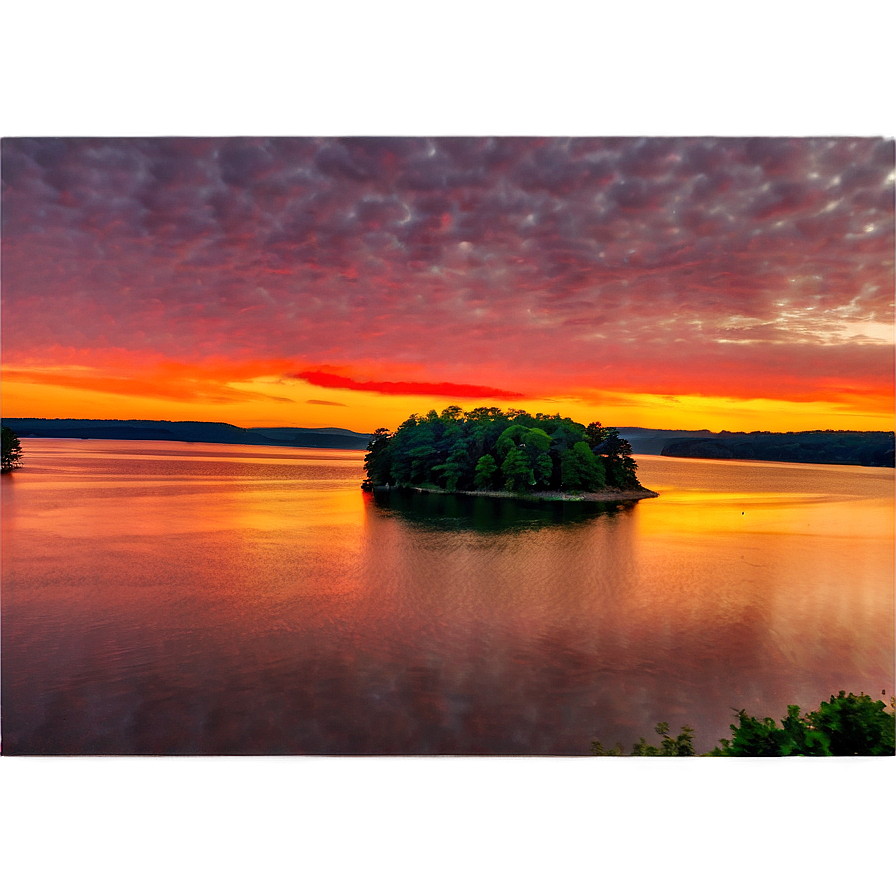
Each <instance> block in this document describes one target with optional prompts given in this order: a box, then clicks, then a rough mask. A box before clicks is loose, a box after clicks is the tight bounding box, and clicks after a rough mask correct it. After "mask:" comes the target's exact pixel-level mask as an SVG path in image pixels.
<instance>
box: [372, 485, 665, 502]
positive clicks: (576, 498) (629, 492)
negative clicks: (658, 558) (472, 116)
mask: <svg viewBox="0 0 896 896" xmlns="http://www.w3.org/2000/svg"><path fill="white" fill-rule="evenodd" d="M370 490H371V491H372V492H374V493H379V494H389V493H390V492H393V491H399V492H401V491H408V492H418V493H420V494H429V495H466V496H468V497H471V498H503V499H507V498H512V499H514V500H517V501H544V502H554V501H568V502H576V503H582V502H589V503H594V504H613V503H618V502H620V501H623V502H627V501H640V500H642V499H644V498H658V497H659V492H654V491H651V490H650V489H649V488H641V489H625V490H622V489H620V490H618V491H615V490H611V489H605V490H604V491H600V492H579V493H572V492H557V491H553V492H552V491H542V492H508V491H496V490H494V489H489V490H487V491H464V490H456V491H449V490H447V489H442V488H426V487H424V486H420V485H396V486H388V485H374V486H372V488H371V489H370Z"/></svg>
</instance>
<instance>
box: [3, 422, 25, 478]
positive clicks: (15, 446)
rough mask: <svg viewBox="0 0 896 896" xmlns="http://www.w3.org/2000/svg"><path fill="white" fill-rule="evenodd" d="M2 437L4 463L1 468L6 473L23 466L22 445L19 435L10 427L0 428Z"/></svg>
mask: <svg viewBox="0 0 896 896" xmlns="http://www.w3.org/2000/svg"><path fill="white" fill-rule="evenodd" d="M0 439H2V464H0V468H2V471H3V472H4V473H7V472H9V471H10V470H13V469H15V468H16V467H21V466H22V446H21V444H19V437H18V436H17V435H16V434H15V433H14V432H13V431H12V430H11V429H10V428H9V427H8V426H4V427H2V429H0Z"/></svg>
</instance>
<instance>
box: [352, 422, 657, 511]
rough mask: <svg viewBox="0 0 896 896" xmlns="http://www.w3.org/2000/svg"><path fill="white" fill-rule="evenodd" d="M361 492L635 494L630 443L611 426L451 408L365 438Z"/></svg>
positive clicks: (635, 481)
mask: <svg viewBox="0 0 896 896" xmlns="http://www.w3.org/2000/svg"><path fill="white" fill-rule="evenodd" d="M364 469H365V471H366V473H367V479H366V480H365V481H364V486H365V487H366V488H370V487H376V486H385V485H390V486H421V487H424V488H427V487H428V488H441V489H445V490H447V491H491V490H501V491H510V492H517V493H519V492H523V493H524V492H532V491H565V492H597V491H601V490H603V489H606V488H611V489H620V490H625V489H637V488H640V487H641V484H640V482H639V481H638V477H637V473H636V471H637V463H636V462H635V460H634V458H633V457H632V448H631V445H630V444H629V443H628V442H627V441H626V440H625V439H622V438H620V436H619V433H618V431H617V430H616V429H615V428H613V427H605V426H602V425H601V424H600V423H597V422H595V423H589V424H588V425H587V426H585V425H584V424H581V423H576V422H575V421H574V420H572V419H570V418H569V417H561V416H560V415H559V414H542V413H537V414H534V415H532V414H529V413H528V412H527V411H522V410H517V409H515V408H511V409H508V410H506V411H503V410H501V409H500V408H495V407H480V408H474V409H473V410H472V411H468V412H465V411H464V410H463V409H462V408H460V407H458V406H457V405H452V406H450V407H447V408H445V409H444V410H443V411H442V412H441V413H437V412H436V411H434V410H431V411H429V412H428V413H427V414H411V416H410V417H408V419H407V420H405V421H404V422H403V423H402V424H401V425H400V426H399V427H398V429H397V430H396V431H395V432H394V433H393V432H391V431H390V430H388V429H385V428H382V427H381V428H380V429H377V430H376V432H374V433H373V436H372V438H371V440H370V443H369V444H368V446H367V456H366V458H365V460H364Z"/></svg>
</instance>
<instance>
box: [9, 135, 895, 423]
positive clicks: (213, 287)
mask: <svg viewBox="0 0 896 896" xmlns="http://www.w3.org/2000/svg"><path fill="white" fill-rule="evenodd" d="M2 180H3V195H2V215H3V218H2V287H3V291H2V297H3V304H2V362H3V371H2V373H3V413H4V415H6V416H47V417H57V416H71V417H118V418H151V419H158V418H164V419H205V420H221V421H226V422H231V423H236V424H238V425H296V426H347V427H349V428H353V429H358V430H368V431H369V430H370V429H372V428H375V427H376V426H379V425H386V426H390V427H392V426H395V425H397V424H398V423H399V422H400V421H401V420H402V419H404V418H405V417H406V416H407V415H408V414H410V413H412V412H415V411H426V410H428V409H429V408H430V407H435V408H442V407H444V406H446V405H449V404H460V405H461V406H463V407H466V408H471V407H475V406H477V405H483V404H487V405H498V406H503V407H508V406H513V407H523V408H526V409H528V410H532V411H535V410H543V411H547V412H551V413H553V412H561V413H564V414H570V415H571V416H573V417H574V418H575V419H578V420H581V421H582V422H588V421H590V420H593V419H599V420H601V421H603V422H604V423H607V424H613V425H618V426H634V425H639V426H657V427H667V428H701V427H708V428H710V429H714V430H719V429H748V430H750V429H772V430H775V429H778V430H781V429H784V430H786V429H811V428H843V429H891V428H892V426H893V419H892V418H893V380H894V318H893V259H894V198H893V197H894V146H893V142H892V141H884V140H876V139H869V138H855V139H853V138H832V139H733V138H725V139H723V138H703V139H690V138H672V139H629V138H626V139H584V138H575V139H521V138H520V139H517V138H497V139H484V138H476V139H461V138H444V139H428V138H420V139H416V138H414V139H411V138H401V139H387V138H375V139H373V138H371V139H342V140H330V139H310V138H299V139H286V138H276V139H121V140H116V139H95V140H94V139H70V140H57V139H49V138H40V139H7V140H4V141H3V144H2Z"/></svg>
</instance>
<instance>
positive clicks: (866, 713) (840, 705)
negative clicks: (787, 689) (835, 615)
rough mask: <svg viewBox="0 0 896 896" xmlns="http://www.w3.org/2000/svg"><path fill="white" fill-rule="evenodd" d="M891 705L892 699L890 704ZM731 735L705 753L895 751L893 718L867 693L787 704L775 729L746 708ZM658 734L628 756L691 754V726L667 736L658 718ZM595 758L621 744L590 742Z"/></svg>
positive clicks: (876, 753) (616, 751) (866, 753)
mask: <svg viewBox="0 0 896 896" xmlns="http://www.w3.org/2000/svg"><path fill="white" fill-rule="evenodd" d="M893 705H894V702H893V700H892V699H891V706H893ZM731 731H732V735H733V736H732V738H731V739H730V740H728V739H727V738H722V740H721V741H720V742H719V746H717V747H716V748H715V749H714V750H712V751H711V752H710V753H708V754H707V755H709V756H892V755H893V754H894V752H896V716H894V714H893V712H891V711H889V710H888V709H887V707H886V705H885V704H884V702H883V701H882V700H876V701H873V700H872V699H871V698H870V697H869V696H868V695H867V694H859V695H858V696H856V695H855V694H852V693H850V694H847V693H846V692H845V691H840V693H839V694H838V695H837V696H836V697H834V696H831V699H830V701H828V702H823V703H822V704H821V705H820V706H819V708H818V709H817V710H815V711H814V712H809V713H805V714H804V715H800V708H799V706H795V705H791V706H788V707H787V715H786V716H785V717H784V718H783V719H782V720H781V727H778V725H777V723H776V722H775V720H774V719H770V718H765V719H761V720H760V719H757V718H755V717H754V716H750V715H747V712H746V710H743V709H741V710H738V711H737V723H736V724H733V725H732V726H731ZM656 733H657V734H659V735H660V737H661V738H662V740H661V742H660V745H659V746H658V747H657V746H654V745H653V744H649V743H647V742H646V741H645V740H644V738H643V737H642V738H641V739H640V740H639V741H638V743H636V744H634V745H633V746H632V752H631V755H632V756H695V755H696V753H695V751H694V746H693V729H692V728H690V727H688V726H687V725H684V726H683V727H682V729H681V733H680V734H679V735H678V736H677V737H672V736H671V735H670V734H669V725H668V724H667V723H666V722H660V724H659V725H657V726H656ZM591 752H592V753H593V754H594V755H595V756H622V755H623V749H622V745H621V744H617V745H616V746H615V747H614V748H611V749H605V748H604V747H603V745H602V744H601V742H600V741H599V740H595V741H592V743H591Z"/></svg>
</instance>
